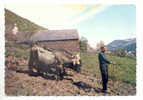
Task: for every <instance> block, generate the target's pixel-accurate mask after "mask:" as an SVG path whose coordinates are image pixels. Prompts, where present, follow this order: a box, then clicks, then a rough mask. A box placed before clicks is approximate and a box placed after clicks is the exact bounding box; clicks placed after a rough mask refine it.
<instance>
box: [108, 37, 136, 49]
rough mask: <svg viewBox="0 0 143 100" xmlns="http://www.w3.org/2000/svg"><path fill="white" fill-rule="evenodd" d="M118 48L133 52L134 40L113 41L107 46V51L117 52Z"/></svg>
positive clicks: (134, 47)
mask: <svg viewBox="0 0 143 100" xmlns="http://www.w3.org/2000/svg"><path fill="white" fill-rule="evenodd" d="M119 48H124V49H126V50H127V51H135V50H136V38H132V39H125V40H114V41H112V42H111V43H109V44H108V45H107V49H108V50H117V49H119Z"/></svg>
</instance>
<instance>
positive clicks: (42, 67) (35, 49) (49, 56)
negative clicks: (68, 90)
mask: <svg viewBox="0 0 143 100" xmlns="http://www.w3.org/2000/svg"><path fill="white" fill-rule="evenodd" d="M67 66H69V67H71V66H72V68H73V69H74V70H76V71H78V72H79V71H80V66H81V60H80V55H79V54H77V55H75V56H72V55H70V54H68V53H66V52H64V51H58V50H53V51H52V50H50V49H46V50H45V49H44V48H41V47H39V46H37V45H33V46H32V47H31V49H30V59H29V71H30V72H33V69H36V70H37V72H38V73H42V74H47V73H48V72H49V71H50V70H51V69H56V74H57V80H59V79H60V80H62V79H63V74H64V73H65V68H66V67H67Z"/></svg>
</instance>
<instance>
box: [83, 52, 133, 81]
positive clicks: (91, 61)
mask: <svg viewBox="0 0 143 100" xmlns="http://www.w3.org/2000/svg"><path fill="white" fill-rule="evenodd" d="M107 58H108V59H109V60H110V61H115V62H116V65H114V66H112V65H109V68H108V70H109V78H110V79H112V80H119V81H122V82H126V83H131V84H136V59H131V58H123V57H122V58H121V57H117V56H107ZM81 59H82V62H83V66H82V70H84V71H86V72H88V73H90V74H92V75H93V76H95V77H97V78H101V74H100V69H99V64H98V55H97V54H89V53H82V54H81Z"/></svg>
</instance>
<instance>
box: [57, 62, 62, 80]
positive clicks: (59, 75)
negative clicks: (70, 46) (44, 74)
mask: <svg viewBox="0 0 143 100" xmlns="http://www.w3.org/2000/svg"><path fill="white" fill-rule="evenodd" d="M58 80H63V74H62V65H58V67H57V81H58Z"/></svg>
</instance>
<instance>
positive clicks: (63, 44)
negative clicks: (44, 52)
mask: <svg viewBox="0 0 143 100" xmlns="http://www.w3.org/2000/svg"><path fill="white" fill-rule="evenodd" d="M38 45H39V46H41V47H44V48H51V49H55V50H63V49H64V50H67V51H69V52H80V47H79V40H60V41H41V42H38Z"/></svg>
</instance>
